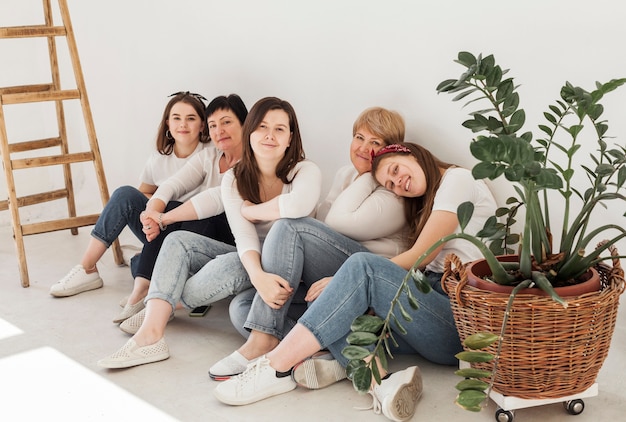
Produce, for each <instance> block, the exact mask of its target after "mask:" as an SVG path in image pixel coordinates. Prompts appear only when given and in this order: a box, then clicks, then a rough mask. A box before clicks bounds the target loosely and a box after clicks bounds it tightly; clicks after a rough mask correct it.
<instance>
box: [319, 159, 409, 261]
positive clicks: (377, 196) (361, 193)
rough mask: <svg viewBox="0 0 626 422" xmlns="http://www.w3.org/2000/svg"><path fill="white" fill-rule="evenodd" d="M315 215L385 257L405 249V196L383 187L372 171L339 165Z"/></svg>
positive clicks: (392, 255)
mask: <svg viewBox="0 0 626 422" xmlns="http://www.w3.org/2000/svg"><path fill="white" fill-rule="evenodd" d="M316 218H317V219H318V220H321V221H323V222H325V223H326V224H328V226H330V227H331V228H332V229H334V230H336V231H337V232H339V233H341V234H343V235H345V236H348V237H350V238H352V239H354V240H356V241H358V242H360V243H361V244H362V245H363V246H365V247H366V248H367V249H369V250H370V251H371V252H373V253H375V254H378V255H382V256H384V257H386V258H391V257H394V256H396V255H398V254H400V253H402V252H404V251H405V250H406V249H407V247H408V245H407V244H406V227H407V224H406V219H405V216H404V205H403V201H402V198H400V197H398V196H396V195H395V194H394V193H393V192H390V191H388V190H386V189H385V188H384V187H382V186H380V185H379V184H378V183H377V182H376V180H375V179H374V177H373V176H372V174H371V173H364V174H362V175H360V176H359V174H358V172H357V170H356V169H355V168H354V166H352V165H347V166H345V167H342V168H340V169H339V170H338V171H337V173H336V175H335V178H334V180H333V185H332V186H331V188H330V190H329V192H328V195H327V196H326V199H325V200H324V201H323V202H321V203H320V205H319V207H318V209H317V214H316Z"/></svg>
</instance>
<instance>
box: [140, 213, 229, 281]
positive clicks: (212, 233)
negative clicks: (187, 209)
mask: <svg viewBox="0 0 626 422" xmlns="http://www.w3.org/2000/svg"><path fill="white" fill-rule="evenodd" d="M180 205H181V203H180V202H175V201H173V202H170V203H168V204H167V207H166V208H165V211H166V212H167V211H169V210H171V209H174V208H176V207H178V206H180ZM179 230H184V231H188V232H193V233H197V234H201V235H202V236H206V237H210V238H211V239H215V240H219V241H220V242H224V243H228V244H229V245H233V246H234V245H235V239H234V237H233V234H232V232H231V231H230V226H229V225H228V220H227V219H226V214H225V213H222V214H219V215H216V216H215V217H210V218H205V219H203V220H194V221H182V222H180V223H174V224H170V225H169V226H167V229H166V230H165V231H163V232H161V234H159V235H158V236H157V237H156V238H155V239H154V240H153V241H152V242H149V243H146V244H145V245H144V246H143V249H142V250H141V254H139V255H137V256H134V257H133V258H132V259H131V260H130V271H131V273H132V275H133V278H135V277H143V278H145V279H148V280H151V279H152V270H153V269H154V264H155V262H156V259H157V256H158V254H159V251H160V250H161V245H163V241H164V240H165V237H166V236H167V235H168V234H170V233H172V232H174V231H179Z"/></svg>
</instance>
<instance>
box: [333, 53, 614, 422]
mask: <svg viewBox="0 0 626 422" xmlns="http://www.w3.org/2000/svg"><path fill="white" fill-rule="evenodd" d="M456 62H458V63H459V64H461V65H462V66H463V67H464V68H465V69H464V72H463V73H462V75H461V76H460V77H459V78H453V79H447V80H445V81H443V82H441V83H440V84H439V86H438V87H437V91H438V92H439V93H450V94H455V97H454V98H453V101H460V100H462V99H465V100H467V104H466V105H469V104H475V103H476V102H478V101H482V102H483V103H486V104H487V106H486V107H484V108H482V109H480V110H477V111H474V112H472V113H470V115H471V118H470V119H468V120H466V121H465V122H463V126H464V127H466V128H468V129H470V130H471V131H472V132H473V133H475V134H477V136H476V137H475V139H473V140H472V142H471V144H470V151H471V154H472V156H473V157H474V158H476V159H477V160H478V163H477V164H476V165H475V166H474V167H473V169H472V174H473V175H474V177H475V178H477V179H484V178H487V179H490V180H494V179H497V178H499V177H503V178H504V179H506V181H508V182H510V184H511V185H512V189H513V190H514V191H515V193H516V196H514V197H511V198H509V200H507V203H506V206H504V207H501V208H499V209H498V211H497V213H496V215H494V216H493V217H491V218H490V219H489V220H488V221H487V223H486V224H485V227H484V228H483V230H482V231H481V232H480V233H479V234H478V237H476V236H470V235H468V234H466V233H463V232H461V233H457V234H452V235H450V236H447V237H446V238H444V239H441V240H440V241H438V242H437V243H436V244H435V245H433V246H432V248H431V249H429V250H428V251H427V252H426V253H424V255H423V256H422V257H420V258H419V259H418V260H417V261H416V262H415V264H414V265H413V267H412V269H411V270H410V271H409V272H408V274H407V276H406V277H405V279H404V282H403V284H402V285H401V287H400V289H399V290H398V293H397V295H396V297H395V299H394V300H393V301H392V306H391V309H390V311H389V313H388V315H386V316H370V315H365V316H362V317H359V318H357V319H355V321H354V323H353V325H352V331H353V332H352V333H351V334H350V336H349V338H348V342H349V343H350V345H349V346H347V347H346V348H345V349H344V355H345V356H346V357H348V358H349V359H351V360H350V363H349V365H348V373H349V376H350V378H351V379H352V380H353V383H354V386H355V388H356V389H357V390H359V391H367V389H368V388H369V387H370V383H371V380H372V377H373V378H374V379H376V381H377V382H380V376H379V370H378V364H380V365H383V366H384V367H385V368H386V365H387V355H391V353H390V348H389V343H390V342H395V341H396V340H395V339H394V335H393V333H392V332H391V330H390V322H391V321H395V322H396V324H397V325H398V326H399V327H400V330H401V331H402V330H403V328H402V324H401V323H400V319H404V320H405V321H411V315H410V312H409V311H408V310H406V309H404V308H402V306H401V305H400V302H399V301H398V299H399V298H400V297H401V296H402V295H405V294H406V295H409V303H410V304H411V307H413V308H414V309H417V301H416V300H414V298H412V294H411V292H410V290H409V289H408V284H409V283H411V282H414V283H415V284H416V286H417V288H418V289H419V290H420V291H422V292H425V293H426V292H428V291H429V290H430V286H429V285H428V284H427V283H425V282H424V277H423V275H422V274H421V272H420V271H419V268H420V266H421V262H422V260H423V258H424V257H426V256H428V255H429V254H430V253H431V252H432V251H433V250H435V249H436V248H437V247H438V246H440V245H441V244H442V243H443V242H447V241H449V240H451V239H453V238H463V239H466V240H467V241H469V242H471V243H472V244H474V245H475V246H476V247H478V248H479V249H480V251H481V252H482V254H483V256H484V261H485V263H486V264H487V265H488V270H489V271H487V273H488V274H485V275H483V277H482V278H485V279H486V280H487V281H488V283H491V284H493V285H496V286H509V287H508V290H507V291H506V292H504V293H503V292H496V293H495V295H496V296H495V299H494V300H496V301H497V302H498V306H499V307H498V308H497V311H496V312H494V311H493V310H489V312H491V313H500V316H499V319H498V318H496V321H494V322H493V323H492V324H489V325H488V327H487V329H485V328H484V327H474V326H470V327H469V328H468V327H467V326H466V325H467V324H468V320H470V319H472V316H471V315H470V316H468V314H463V315H461V316H459V317H458V318H457V312H456V310H455V306H456V307H458V306H459V304H458V303H457V301H456V300H452V299H453V296H456V297H457V298H459V297H460V296H461V295H462V293H459V291H457V292H450V289H451V288H455V289H456V288H457V287H459V286H460V287H461V288H463V287H466V284H465V281H466V280H465V272H466V270H467V268H468V267H469V266H465V263H463V268H462V271H461V272H462V273H463V283H461V284H459V283H457V284H454V286H452V285H451V284H448V282H447V281H446V280H445V279H446V277H445V276H444V280H443V282H444V285H445V286H446V287H447V288H448V291H449V293H450V296H451V301H452V302H453V311H454V312H455V319H456V322H457V328H459V333H460V336H461V340H463V341H464V344H465V347H466V348H467V349H481V348H483V347H488V348H489V350H488V351H487V352H481V351H478V352H471V351H467V352H464V353H462V354H461V355H459V358H460V359H461V360H467V361H471V362H474V363H473V366H474V367H473V368H472V369H470V370H468V371H461V372H460V373H459V374H460V375H461V376H463V377H464V378H468V379H467V380H465V381H466V382H463V384H462V385H461V386H460V387H458V388H459V389H461V390H462V392H464V391H468V393H467V394H460V395H459V397H458V398H457V403H459V404H461V405H462V406H463V407H465V408H467V409H469V410H479V409H480V406H479V404H480V402H481V401H482V400H484V398H485V397H486V394H485V393H484V390H485V389H486V388H487V387H488V385H489V384H488V383H485V381H484V380H488V379H489V378H490V375H493V376H494V377H495V374H494V373H493V371H494V367H493V366H486V365H493V364H492V363H491V360H492V359H493V357H494V356H496V358H499V357H500V354H501V353H502V349H503V347H506V342H507V341H509V340H510V341H515V342H518V343H517V345H518V346H519V344H522V343H523V342H525V341H534V339H523V341H521V342H520V339H519V338H514V339H508V340H507V338H506V337H505V333H506V326H507V321H506V318H513V316H515V317H516V318H518V317H519V316H520V315H524V314H531V315H533V316H534V317H536V318H538V319H540V320H542V322H546V321H547V323H548V324H552V326H559V325H560V323H559V322H556V323H555V322H554V320H553V318H555V315H558V314H563V315H564V318H567V317H568V316H567V312H575V311H576V309H570V310H569V311H567V309H568V301H575V302H576V303H575V305H576V308H584V307H585V306H587V305H586V302H584V300H588V301H589V302H591V303H597V302H599V301H600V300H599V299H598V298H597V297H595V296H593V295H604V296H607V295H612V296H610V298H609V299H611V300H609V302H610V304H608V305H607V306H610V307H612V308H613V311H615V309H616V307H617V305H618V300H617V297H618V296H619V294H621V292H622V291H623V289H624V286H623V272H621V284H620V285H619V286H613V287H614V289H612V290H611V289H610V288H609V287H610V286H608V285H610V284H611V282H610V280H609V281H607V277H608V278H611V277H618V278H619V277H620V273H619V271H618V272H617V274H610V272H609V270H608V269H607V268H608V267H607V266H606V265H604V266H602V265H603V261H605V260H608V259H612V260H613V263H614V266H619V258H621V256H619V255H617V254H616V250H615V244H616V243H617V242H618V241H620V240H621V239H623V238H624V237H626V230H625V229H624V228H623V227H622V226H621V225H620V224H616V223H613V222H609V223H606V224H602V225H600V226H599V227H592V225H591V223H592V222H591V221H590V220H591V217H592V216H593V215H594V212H595V211H596V210H597V209H598V207H602V206H606V203H608V202H611V201H616V202H617V205H621V206H623V205H624V203H625V200H626V197H625V196H624V187H625V183H626V148H625V146H624V145H623V143H621V144H620V143H618V142H615V141H614V140H612V139H610V138H609V136H608V125H607V122H606V121H605V120H602V114H603V111H604V108H603V106H602V105H601V103H600V100H601V99H602V98H603V97H604V95H605V94H607V93H609V92H611V91H613V90H615V89H616V88H618V87H620V86H621V85H623V84H624V83H626V79H614V80H611V81H609V82H607V83H603V84H602V83H597V84H596V86H595V89H594V90H593V91H586V90H584V89H582V88H579V87H576V86H573V85H572V84H570V83H565V85H564V86H563V87H562V88H561V91H560V98H559V99H558V100H557V101H556V102H555V103H554V104H551V105H550V106H549V108H548V111H546V112H544V114H543V116H544V117H545V119H546V122H545V123H544V124H540V125H539V126H538V128H539V130H540V133H541V136H539V137H536V136H534V135H533V133H532V132H530V131H526V132H523V131H522V128H523V126H524V123H525V120H526V114H525V111H524V109H522V108H520V107H519V105H520V100H519V94H518V92H517V86H516V85H515V83H514V81H513V78H511V77H507V76H506V74H507V73H508V71H507V70H503V69H502V68H501V67H500V66H499V65H497V64H496V62H495V59H494V57H493V55H489V56H486V57H482V56H481V55H479V56H475V55H473V54H471V53H467V52H461V53H459V55H458V59H457V60H456ZM589 134H591V137H592V139H593V140H594V141H595V152H593V153H591V154H590V155H589V157H588V160H582V163H581V162H580V161H581V160H579V158H580V157H579V155H581V154H580V151H581V146H582V143H583V142H589V140H588V135H589ZM577 166H579V167H580V170H581V171H582V172H583V173H584V175H585V176H586V179H587V180H588V182H589V184H588V187H587V188H586V189H585V190H582V189H580V188H578V187H577V186H575V184H574V183H573V181H574V180H575V179H574V174H575V170H577V169H578V168H577ZM556 201H562V202H561V203H562V206H563V208H562V210H563V211H562V213H552V214H551V213H550V209H549V208H550V207H549V205H554V204H555V203H556ZM520 211H522V212H523V214H524V215H523V217H522V218H523V221H522V222H521V235H517V234H515V233H513V230H514V227H516V226H515V224H516V217H517V214H518V212H520ZM472 212H473V206H472V204H471V203H465V204H462V205H461V206H460V207H459V209H458V212H457V215H458V218H459V222H460V226H461V229H462V230H463V228H464V227H465V225H466V224H467V222H468V221H469V220H470V219H471V216H472ZM557 214H558V215H557ZM502 219H503V220H504V222H501V220H502ZM557 221H558V222H557ZM551 227H559V230H560V242H559V245H558V249H553V246H552V229H551ZM598 236H601V237H607V238H608V240H606V241H604V242H603V243H601V244H600V245H599V246H598V247H593V244H592V243H591V242H593V241H594V239H596V238H597V237H598ZM518 241H519V242H521V243H520V245H519V251H518V253H517V255H515V256H514V257H513V258H508V259H506V260H505V261H507V262H502V259H501V258H500V257H499V255H503V254H512V253H513V252H515V250H514V249H513V245H514V244H516V243H518ZM487 265H486V266H485V267H487ZM601 266H602V267H601ZM594 268H599V269H600V272H601V273H602V274H600V276H601V277H602V276H603V277H604V278H603V283H602V285H599V284H597V285H596V286H595V287H594V288H592V289H591V292H590V293H587V294H585V293H583V294H580V293H576V294H575V296H573V298H572V299H569V298H568V297H561V295H559V293H558V289H556V288H557V287H559V286H566V285H572V284H578V283H580V282H582V281H584V280H587V279H588V278H589V276H588V275H587V273H588V272H589V271H590V269H594ZM619 270H620V271H621V267H620V268H619ZM457 274H458V273H457ZM607 274H608V275H607ZM448 278H452V277H448ZM618 284H619V283H618ZM607 286H608V287H607ZM528 287H537V288H538V289H541V291H543V292H545V295H548V296H549V297H542V298H541V299H538V300H542V301H543V302H541V304H540V305H538V304H537V303H536V302H533V303H526V304H525V305H524V306H525V308H524V309H522V311H519V312H515V311H514V308H513V302H514V300H513V299H514V298H515V296H516V295H518V297H522V296H523V297H526V296H531V295H521V294H518V292H519V291H520V290H522V289H526V288H528ZM470 289H474V290H476V289H477V287H470ZM609 290H611V291H610V292H609ZM522 292H523V293H530V292H529V291H528V290H522ZM607 292H608V293H607ZM468 295H469V293H468V294H466V296H465V299H466V300H467V299H468V297H469V296H468ZM604 296H603V297H604ZM579 298H583V299H584V300H583V302H584V303H583V302H580V301H579ZM528 300H536V299H528ZM581 300H582V299H581ZM546 301H547V302H549V303H547V304H546V303H545V302H546ZM460 306H462V305H460ZM477 306H478V307H477V308H476V309H473V310H472V312H477V310H479V309H480V306H483V303H480V304H478V305H477ZM542 307H545V308H546V310H545V312H548V313H549V314H542V313H541V312H543V311H541V312H540V311H538V310H539V309H540V308H542ZM531 308H532V311H529V310H528V309H531ZM570 308H572V307H570ZM559 309H560V310H559ZM599 312H600V314H601V313H602V312H604V313H605V314H607V312H606V311H605V310H601V311H599ZM396 313H399V315H396ZM594 315H595V317H593V316H592V317H591V318H595V320H599V319H600V318H599V317H598V313H595V314H594ZM398 316H400V317H401V318H399V317H398ZM614 316H615V315H614V313H612V314H611V315H610V316H609V320H607V321H602V323H603V324H604V325H607V324H609V325H610V324H611V317H612V326H610V327H608V330H609V332H608V333H606V332H605V333H603V334H601V335H600V337H602V336H604V339H602V340H603V341H604V342H605V343H606V336H607V335H608V337H609V339H608V340H609V341H608V343H610V336H611V335H612V330H613V327H614V324H615V318H614ZM543 320H545V321H543ZM596 322H597V321H596ZM520 324H521V325H535V324H537V321H532V323H530V322H527V321H524V320H521V322H520V320H518V325H520ZM563 325H564V326H566V324H563ZM461 326H463V330H462V329H461ZM566 329H569V328H567V327H566ZM518 331H519V330H518ZM474 333H476V334H474ZM489 333H499V335H498V334H495V335H493V334H489ZM472 334H474V335H472ZM498 340H499V341H498ZM561 340H562V339H561ZM494 341H495V343H497V344H494ZM582 341H583V343H585V344H587V343H590V342H591V341H590V340H588V339H584V340H582ZM538 342H539V341H538ZM370 345H373V346H374V349H373V351H372V350H370V349H367V348H366V346H370ZM551 347H554V345H552V346H551ZM592 347H595V348H594V349H593V350H594V351H597V350H598V347H597V346H592ZM606 348H608V345H607V346H606ZM574 353H577V352H576V351H574ZM585 353H586V352H585ZM594 353H595V352H594ZM510 354H511V355H514V356H515V358H519V357H521V356H523V355H524V353H520V352H515V351H514V352H511V353H510ZM597 355H598V356H597V359H598V360H599V361H600V363H599V365H595V369H596V372H595V373H596V374H597V371H599V366H601V364H602V362H603V360H604V358H605V357H606V350H601V351H600V352H599V353H597ZM373 357H377V358H378V360H377V359H373ZM370 358H371V359H370ZM497 360H498V359H496V361H497ZM501 360H502V359H500V361H501ZM535 360H536V359H535ZM544 364H545V362H544ZM500 365H501V366H500V367H498V371H501V369H502V362H500ZM539 365H541V362H539ZM534 370H535V369H534V368H533V371H534ZM517 374H518V375H517V376H519V371H518V373H517ZM472 377H475V378H480V379H482V380H480V381H475V380H471V379H470V378H472ZM541 377H542V379H543V381H544V382H545V378H546V376H545V375H541ZM556 377H557V378H558V375H557V376H556ZM491 381H492V382H491V383H492V384H493V382H494V378H493V377H492V379H491ZM592 381H593V380H592ZM503 383H504V384H506V383H507V381H506V380H504V381H502V382H501V383H500V386H499V387H498V388H501V387H502V385H503ZM573 383H578V384H580V385H578V386H574V388H582V387H584V385H582V384H584V383H580V382H579V381H576V380H574V381H573ZM531 390H532V389H531ZM475 392H478V393H475ZM479 393H480V394H479ZM560 393H561V392H559V391H555V392H554V394H560ZM530 394H531V396H532V394H533V393H532V392H531V393H530ZM536 398H540V397H536ZM465 399H467V400H465Z"/></svg>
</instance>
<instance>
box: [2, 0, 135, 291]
mask: <svg viewBox="0 0 626 422" xmlns="http://www.w3.org/2000/svg"><path fill="white" fill-rule="evenodd" d="M58 3H59V12H60V15H61V19H62V21H63V25H54V23H53V10H52V7H51V4H50V0H43V9H44V17H45V24H44V25H32V26H15V27H1V28H0V39H9V38H12V39H16V38H34V37H39V38H46V39H47V43H48V53H49V59H50V70H51V82H50V83H44V84H33V85H23V86H11V87H5V88H2V87H0V154H1V155H2V164H3V168H4V175H5V178H6V188H7V193H8V200H6V201H0V211H3V210H10V212H11V222H12V226H13V237H14V238H15V245H16V249H17V256H18V260H19V271H20V278H21V283H22V286H23V287H28V286H29V277H28V267H27V264H26V252H25V249H24V236H27V235H32V234H39V233H47V232H52V231H57V230H65V229H70V231H71V233H72V234H74V235H76V234H78V229H77V228H78V227H84V226H90V225H93V224H95V222H96V220H97V219H98V217H99V214H91V215H82V216H80V215H77V213H76V204H75V197H74V189H73V184H72V171H71V166H70V165H71V164H72V163H80V162H87V161H92V162H93V166H94V168H95V174H96V179H97V182H98V186H99V188H100V196H101V199H102V204H103V205H104V204H106V203H107V201H108V200H109V192H108V189H107V184H106V178H105V176H104V168H103V166H102V157H101V155H100V150H99V148H98V140H97V138H96V131H95V128H94V124H93V119H92V116H91V108H90V106H89V100H88V98H87V90H86V89H85V82H84V80H83V75H82V70H81V66H80V60H79V57H78V50H77V48H76V41H75V39H74V32H73V29H72V24H71V22H70V15H69V11H68V8H67V2H66V0H59V1H58ZM57 38H59V39H61V38H65V39H66V42H67V47H68V50H69V57H70V59H71V64H72V69H73V73H74V78H75V83H76V86H75V87H74V88H72V89H63V88H61V74H60V71H59V62H58V55H57ZM3 62H4V63H7V62H10V60H3ZM0 71H1V69H0ZM68 100H74V101H75V100H80V105H81V108H82V114H83V117H84V128H85V129H86V133H87V137H88V140H89V147H90V150H89V151H85V152H76V153H70V152H69V151H70V149H69V145H68V136H67V126H66V117H65V111H64V107H63V104H64V101H68ZM37 102H54V104H55V107H54V108H55V109H56V121H57V128H58V134H54V135H53V136H52V137H49V138H46V139H36V140H30V141H24V142H14V143H10V142H9V139H8V135H7V126H6V121H5V106H8V105H12V104H26V103H37ZM49 148H55V150H54V152H55V153H56V155H47V156H42V155H41V154H42V153H41V151H40V152H39V154H38V155H36V156H33V157H31V158H23V157H24V156H25V155H28V152H29V151H36V150H45V149H49ZM56 148H58V149H56ZM59 150H60V151H59ZM57 151H58V152H57ZM14 153H20V154H19V155H20V158H19V159H12V156H11V155H12V154H14ZM44 153H45V152H44ZM55 165H58V166H62V169H63V178H64V187H63V188H62V189H57V190H52V191H47V192H40V193H37V194H31V195H25V196H22V197H18V196H17V193H16V189H15V178H14V174H13V172H14V171H15V170H23V169H34V168H38V167H43V166H55ZM31 180H32V179H31ZM61 199H64V200H66V201H67V210H68V215H69V216H68V218H63V219H57V220H51V221H39V222H35V223H30V224H22V220H21V218H20V212H19V210H20V208H21V207H25V206H30V205H36V204H41V203H44V202H48V201H53V200H61ZM113 256H114V260H115V263H116V264H118V265H119V264H121V263H122V253H121V249H120V247H119V243H118V242H117V241H116V242H115V243H114V244H113Z"/></svg>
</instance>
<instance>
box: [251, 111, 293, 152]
mask: <svg viewBox="0 0 626 422" xmlns="http://www.w3.org/2000/svg"><path fill="white" fill-rule="evenodd" d="M290 142H291V130H290V127H289V115H288V114H287V113H286V112H285V111H284V110H270V111H268V112H267V113H265V116H264V117H263V120H262V121H261V123H259V125H258V126H257V128H256V129H255V130H254V131H253V132H252V133H251V134H250V146H251V147H252V150H253V151H254V155H255V156H256V157H257V158H261V157H265V158H274V159H277V160H280V159H281V158H282V157H283V156H284V155H285V151H286V150H287V147H288V146H289V143H290Z"/></svg>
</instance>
